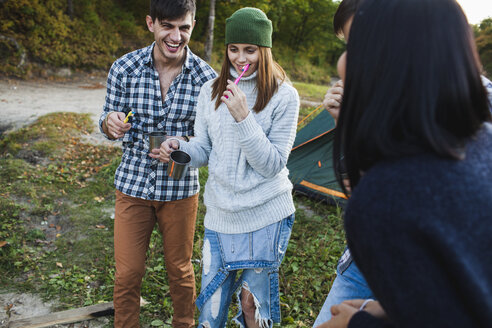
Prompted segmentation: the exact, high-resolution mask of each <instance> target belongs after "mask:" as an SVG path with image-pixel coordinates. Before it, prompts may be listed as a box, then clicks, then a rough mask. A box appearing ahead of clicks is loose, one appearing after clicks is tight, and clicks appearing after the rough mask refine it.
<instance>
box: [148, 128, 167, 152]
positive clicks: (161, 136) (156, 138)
mask: <svg viewBox="0 0 492 328" xmlns="http://www.w3.org/2000/svg"><path fill="white" fill-rule="evenodd" d="M147 137H148V139H149V149H150V150H152V149H156V148H161V143H163V142H164V141H165V140H166V132H162V131H154V132H150V133H147Z"/></svg>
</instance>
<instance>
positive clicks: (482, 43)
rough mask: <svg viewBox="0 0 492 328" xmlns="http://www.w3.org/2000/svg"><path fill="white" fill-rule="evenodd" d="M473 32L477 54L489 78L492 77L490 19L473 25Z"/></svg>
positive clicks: (491, 27) (491, 28) (491, 21)
mask: <svg viewBox="0 0 492 328" xmlns="http://www.w3.org/2000/svg"><path fill="white" fill-rule="evenodd" d="M474 31H475V39H476V42H477V48H478V54H479V55H480V59H481V60H482V64H483V67H484V69H485V72H486V73H487V75H488V76H489V78H490V77H491V76H492V18H491V17H489V18H486V19H484V20H483V21H482V22H481V23H480V24H478V25H475V26H474Z"/></svg>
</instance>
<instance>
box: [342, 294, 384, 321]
mask: <svg viewBox="0 0 492 328" xmlns="http://www.w3.org/2000/svg"><path fill="white" fill-rule="evenodd" d="M364 301H365V300H364V299H355V300H348V301H343V303H345V304H347V305H350V306H352V307H354V308H356V309H359V308H360V307H361V306H362V303H364ZM363 310H364V311H367V312H369V314H370V315H372V316H373V317H376V318H380V319H387V318H388V317H387V315H386V312H385V311H384V309H383V307H382V306H381V304H380V303H379V302H378V301H370V302H368V303H366V305H365V306H364V309H363Z"/></svg>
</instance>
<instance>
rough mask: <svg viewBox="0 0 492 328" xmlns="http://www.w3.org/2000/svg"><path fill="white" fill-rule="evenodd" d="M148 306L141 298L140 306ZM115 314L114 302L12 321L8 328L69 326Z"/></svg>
mask: <svg viewBox="0 0 492 328" xmlns="http://www.w3.org/2000/svg"><path fill="white" fill-rule="evenodd" d="M146 304H148V302H146V301H145V300H144V299H143V298H140V306H144V305H146ZM113 314H114V306H113V302H109V303H102V304H97V305H91V306H86V307H82V308H78V309H72V310H66V311H61V312H55V313H50V314H45V315H40V316H37V317H32V318H26V319H18V320H14V321H10V322H9V324H8V325H7V327H8V328H20V327H22V328H42V327H49V326H53V325H57V324H67V323H73V322H79V321H85V320H91V319H95V318H99V317H104V316H107V315H113Z"/></svg>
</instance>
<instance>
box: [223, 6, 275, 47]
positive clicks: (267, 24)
mask: <svg viewBox="0 0 492 328" xmlns="http://www.w3.org/2000/svg"><path fill="white" fill-rule="evenodd" d="M272 31H273V28H272V21H271V20H269V19H268V17H267V15H265V13H264V12H263V11H261V10H260V9H258V8H251V7H246V8H242V9H239V10H237V11H236V12H235V13H234V14H232V15H231V17H229V18H227V19H226V32H225V44H226V45H227V44H229V43H248V44H255V45H257V46H261V47H268V48H271V47H272Z"/></svg>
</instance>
